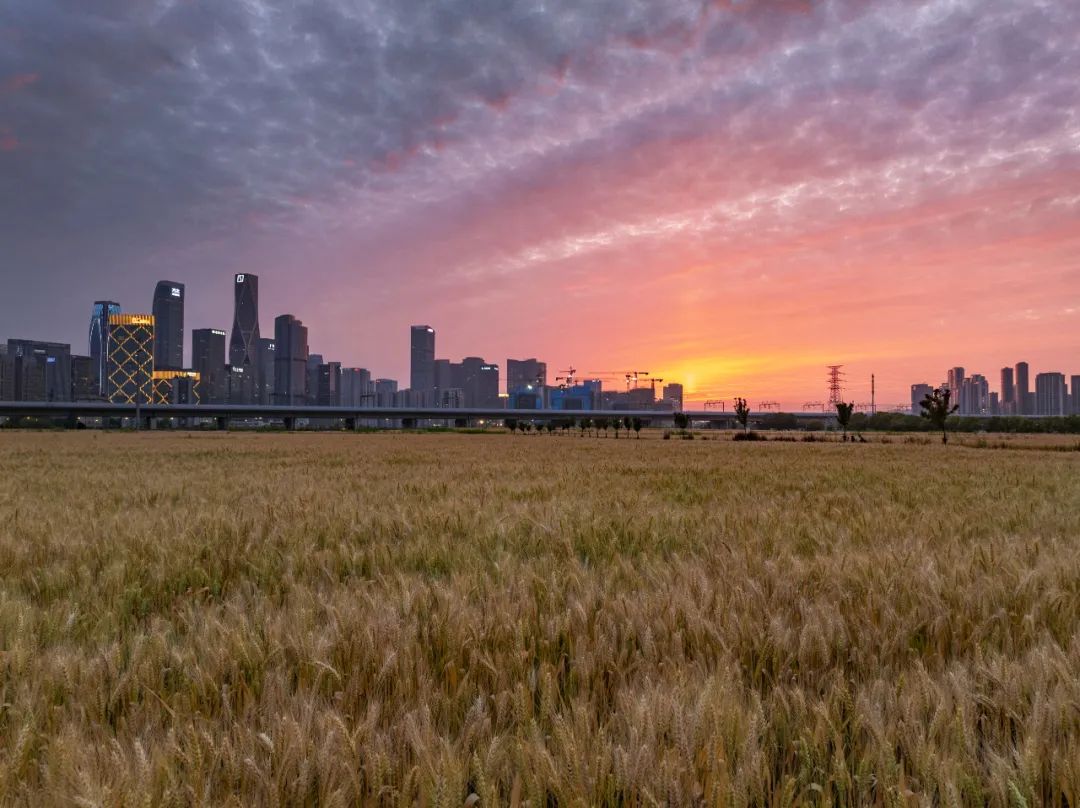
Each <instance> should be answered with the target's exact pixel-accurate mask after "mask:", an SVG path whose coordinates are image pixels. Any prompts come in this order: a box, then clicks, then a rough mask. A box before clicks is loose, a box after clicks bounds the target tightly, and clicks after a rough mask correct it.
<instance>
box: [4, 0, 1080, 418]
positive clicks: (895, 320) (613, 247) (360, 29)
mask: <svg viewBox="0 0 1080 808" xmlns="http://www.w3.org/2000/svg"><path fill="white" fill-rule="evenodd" d="M233 272H252V273H256V274H258V275H259V276H260V279H261V280H260V285H261V296H262V301H261V304H262V305H261V307H262V312H261V314H262V317H261V319H262V327H263V330H264V333H269V332H270V331H272V327H273V317H274V316H275V315H277V314H280V313H283V312H289V313H292V314H295V315H296V316H298V317H300V318H301V319H303V320H304V321H305V323H307V324H308V325H309V327H310V329H311V347H312V350H313V351H318V352H321V353H323V354H324V355H325V356H326V357H327V358H328V359H329V358H332V359H338V360H341V361H343V362H344V363H346V364H348V365H364V366H367V367H369V368H371V369H372V370H373V372H375V373H376V374H377V375H386V376H396V377H398V378H406V379H407V377H408V376H407V361H408V352H407V347H408V346H407V343H408V326H409V324H410V323H414V322H415V323H430V324H431V325H433V326H434V327H435V328H436V329H437V332H438V354H439V355H440V356H447V357H449V358H452V359H459V358H460V357H461V356H463V355H470V354H473V355H483V356H485V357H486V358H488V359H489V360H493V361H497V362H499V363H500V364H501V363H503V362H504V361H505V359H506V357H507V356H513V357H519V356H533V355H536V356H539V357H541V358H543V359H546V360H547V361H548V363H549V368H551V369H552V370H554V369H555V368H565V367H568V366H569V364H570V363H572V364H573V365H574V366H575V367H577V368H578V369H580V370H609V369H615V370H621V369H638V370H641V369H644V370H651V371H652V372H653V373H654V374H663V375H664V376H665V377H666V378H668V379H669V380H670V379H681V380H683V381H685V382H686V383H687V386H688V389H689V390H691V391H693V394H692V395H691V396H690V397H691V398H694V399H697V400H703V399H708V398H721V397H723V398H727V397H730V396H732V395H735V394H744V395H748V396H750V397H751V403H752V404H754V403H756V402H757V401H759V400H767V399H776V400H780V401H782V402H784V403H785V404H786V405H788V406H791V407H798V406H801V405H802V403H803V402H804V401H808V400H820V399H821V398H822V396H823V394H824V376H825V368H824V366H825V365H827V364H834V363H844V364H845V365H846V366H847V370H848V371H849V384H850V388H849V397H851V398H855V399H857V400H862V398H864V397H866V396H867V395H868V389H867V388H868V386H869V385H868V381H869V375H870V373H872V372H873V373H876V374H877V378H878V380H879V399H878V400H879V403H885V404H891V403H893V401H894V400H895V401H896V402H900V401H904V400H905V399H906V397H907V388H908V385H910V384H911V383H912V382H916V381H924V380H925V381H930V382H936V381H940V380H941V379H942V378H943V377H944V372H945V369H946V367H948V366H949V365H952V364H963V365H965V366H966V367H967V368H968V371H969V372H983V373H985V374H986V375H988V376H991V378H994V379H995V385H996V374H997V370H998V368H1000V367H1001V366H1002V365H1005V364H1012V363H1014V362H1016V361H1018V360H1021V359H1024V360H1027V361H1030V362H1031V363H1032V365H1033V370H1035V371H1041V370H1051V369H1052V370H1062V371H1064V372H1066V373H1070V372H1071V373H1080V3H1077V2H1075V0H1024V2H1018V0H926V1H925V2H916V1H915V0H896V1H895V2H891V1H885V0H874V2H871V1H870V0H823V1H822V2H813V1H812V0H768V1H766V0H759V1H755V0H662V1H661V0H648V1H646V0H545V1H544V2H540V0H530V1H528V2H526V1H525V0H438V1H436V0H310V1H308V2H305V0H280V1H279V2H267V1H266V0H237V1H236V2H220V0H93V2H88V0H66V2H61V1H60V0H6V1H5V2H4V3H3V4H2V5H0V279H2V281H3V285H2V289H0V338H6V337H27V338H40V339H58V340H62V341H70V342H72V344H73V347H74V348H75V349H76V350H85V342H86V323H87V320H88V316H89V310H90V306H91V304H92V302H93V301H94V300H95V299H100V298H109V299H114V300H118V301H120V302H121V304H122V305H123V306H124V309H125V310H126V311H142V310H147V309H148V308H149V305H150V298H151V295H152V292H153V288H154V285H155V282H156V281H158V280H160V279H165V278H167V279H170V280H175V281H181V282H184V283H186V284H187V289H188V311H187V323H186V325H187V326H188V327H189V328H191V327H208V326H214V327H229V326H231V316H232V315H231V275H232V273H233ZM187 348H188V350H190V346H187ZM551 375H554V373H552V374H551Z"/></svg>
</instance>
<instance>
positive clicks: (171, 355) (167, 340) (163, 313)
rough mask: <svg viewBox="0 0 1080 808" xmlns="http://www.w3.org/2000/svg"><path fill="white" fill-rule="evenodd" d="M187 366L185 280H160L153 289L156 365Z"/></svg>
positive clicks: (176, 367)
mask: <svg viewBox="0 0 1080 808" xmlns="http://www.w3.org/2000/svg"><path fill="white" fill-rule="evenodd" d="M183 366H184V284H182V283H174V282H173V281H158V285H157V287H156V288H155V289H154V367H155V368H156V369H158V370H180V369H181V368H183Z"/></svg>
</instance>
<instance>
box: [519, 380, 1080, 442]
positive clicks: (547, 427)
mask: <svg viewBox="0 0 1080 808" xmlns="http://www.w3.org/2000/svg"><path fill="white" fill-rule="evenodd" d="M920 406H921V408H922V412H921V414H920V415H909V414H907V413H898V412H878V413H874V414H872V415H871V414H868V413H862V412H855V405H854V404H852V403H848V402H840V403H839V404H837V407H836V417H837V424H838V425H839V427H840V428H841V429H842V430H843V432H844V434H845V436H846V435H847V434H848V433H849V432H855V433H858V432H864V431H870V432H941V433H942V439H943V442H947V440H948V438H947V436H948V432H950V431H951V432H964V433H972V432H999V433H1013V434H1072V435H1077V434H1080V415H1066V416H1060V417H1050V418H1025V417H1023V416H997V415H994V416H958V415H956V410H957V407H956V405H955V404H953V403H952V401H951V392H950V391H949V390H948V389H947V388H946V389H938V390H934V392H933V393H931V394H929V395H928V396H927V397H926V398H925V399H923V401H922V402H921V403H920ZM733 413H734V415H735V420H736V421H738V423H739V425H740V426H741V427H742V430H743V434H744V435H748V434H750V423H751V417H752V420H753V424H754V427H755V428H756V429H763V430H803V431H820V430H824V429H826V428H828V425H827V424H825V423H823V422H822V421H820V420H816V419H815V420H808V419H805V418H800V417H799V416H798V415H795V414H793V413H773V412H766V413H757V414H751V412H750V407H749V405H748V404H747V403H746V399H745V398H736V399H735V400H734V409H733ZM671 417H672V420H673V421H674V424H675V427H676V428H677V429H682V430H686V429H688V428H689V427H690V418H689V416H687V415H686V414H685V413H682V412H676V413H673V414H672V416H671ZM504 423H505V424H506V428H507V429H509V430H510V431H511V432H521V433H522V434H524V433H526V432H533V431H535V432H537V433H541V432H544V431H547V432H548V433H549V434H550V433H553V432H556V431H562V432H563V433H564V434H565V433H567V432H570V431H572V430H580V431H581V434H582V435H585V434H592V435H599V434H600V432H603V433H604V434H605V435H607V431H608V430H609V429H612V430H614V433H615V437H616V438H617V437H619V432H620V430H622V431H625V432H626V434H627V435H629V434H630V433H631V431H632V432H634V433H635V434H636V435H638V437H640V432H641V429H642V427H644V426H648V425H649V423H648V422H647V421H643V420H642V419H641V418H631V417H630V416H624V417H621V418H620V417H618V416H613V417H603V416H593V417H588V418H556V419H553V420H549V421H546V422H537V423H533V422H531V421H519V420H518V419H516V418H507V419H506V420H505V422H504Z"/></svg>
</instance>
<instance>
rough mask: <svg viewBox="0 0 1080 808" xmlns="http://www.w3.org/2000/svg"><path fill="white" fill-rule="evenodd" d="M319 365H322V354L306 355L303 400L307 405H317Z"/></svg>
mask: <svg viewBox="0 0 1080 808" xmlns="http://www.w3.org/2000/svg"><path fill="white" fill-rule="evenodd" d="M321 364H323V355H322V354H317V353H309V354H308V360H307V376H306V379H307V381H305V382H304V400H305V401H306V402H307V403H308V404H312V405H315V404H318V403H319V365H321Z"/></svg>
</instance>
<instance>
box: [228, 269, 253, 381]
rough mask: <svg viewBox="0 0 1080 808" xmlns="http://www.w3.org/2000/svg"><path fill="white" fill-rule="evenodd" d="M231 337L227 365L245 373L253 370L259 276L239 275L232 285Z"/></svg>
mask: <svg viewBox="0 0 1080 808" xmlns="http://www.w3.org/2000/svg"><path fill="white" fill-rule="evenodd" d="M233 300H234V302H235V308H234V311H235V314H234V315H233V327H232V337H230V338H229V364H230V365H232V366H233V367H240V368H244V369H245V371H247V369H248V368H251V369H252V371H251V372H254V368H255V343H256V342H257V341H258V339H259V276H258V275H250V274H248V273H239V274H238V275H237V276H236V278H235V282H234V283H233Z"/></svg>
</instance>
